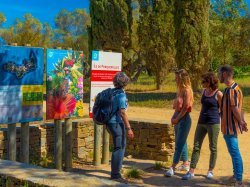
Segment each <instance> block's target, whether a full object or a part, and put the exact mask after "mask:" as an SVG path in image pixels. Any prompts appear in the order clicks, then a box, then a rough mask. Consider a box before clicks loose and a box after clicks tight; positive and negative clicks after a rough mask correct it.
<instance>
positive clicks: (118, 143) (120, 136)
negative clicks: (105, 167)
mask: <svg viewBox="0 0 250 187" xmlns="http://www.w3.org/2000/svg"><path fill="white" fill-rule="evenodd" d="M107 130H108V131H109V133H110V134H111V136H112V139H113V144H114V150H113V152H112V157H111V178H112V179H117V178H121V173H120V171H121V168H122V162H123V158H124V154H125V148H126V130H125V125H124V124H123V123H108V124H107Z"/></svg>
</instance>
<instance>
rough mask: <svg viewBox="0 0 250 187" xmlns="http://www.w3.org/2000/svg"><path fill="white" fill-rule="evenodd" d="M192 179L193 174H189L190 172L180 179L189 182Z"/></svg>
mask: <svg viewBox="0 0 250 187" xmlns="http://www.w3.org/2000/svg"><path fill="white" fill-rule="evenodd" d="M193 177H194V173H191V172H189V171H188V172H187V173H186V174H185V175H184V176H183V177H182V178H181V179H182V180H190V179H192V178H193Z"/></svg>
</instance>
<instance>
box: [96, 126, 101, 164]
mask: <svg viewBox="0 0 250 187" xmlns="http://www.w3.org/2000/svg"><path fill="white" fill-rule="evenodd" d="M101 141H102V126H101V125H97V124H95V123H94V165H95V166H99V165H101Z"/></svg>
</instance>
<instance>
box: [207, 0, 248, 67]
mask: <svg viewBox="0 0 250 187" xmlns="http://www.w3.org/2000/svg"><path fill="white" fill-rule="evenodd" d="M245 13H246V4H245V3H244V1H243V0H217V1H213V3H212V7H211V10H210V36H211V51H212V65H213V68H214V69H216V67H217V66H218V65H219V64H233V63H234V61H238V59H239V58H240V56H242V55H243V51H242V49H243V50H244V48H242V47H241V46H242V44H243V43H245V44H246V40H247V39H246V38H244V37H243V35H244V36H245V37H246V34H247V31H246V28H247V17H246V16H245ZM243 33H244V34H243ZM242 37H243V38H242ZM242 39H243V40H242ZM235 51H238V52H237V53H238V54H237V55H236V54H235ZM243 56H244V55H243Z"/></svg>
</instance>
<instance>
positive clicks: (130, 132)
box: [127, 129, 135, 139]
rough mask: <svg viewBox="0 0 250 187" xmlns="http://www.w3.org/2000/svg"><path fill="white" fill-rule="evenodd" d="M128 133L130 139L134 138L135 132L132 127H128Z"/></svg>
mask: <svg viewBox="0 0 250 187" xmlns="http://www.w3.org/2000/svg"><path fill="white" fill-rule="evenodd" d="M127 134H128V138H129V139H133V138H134V136H135V135H134V132H133V131H132V129H128V131H127Z"/></svg>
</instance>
